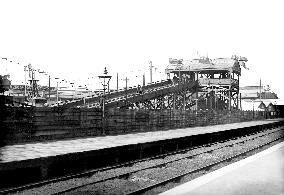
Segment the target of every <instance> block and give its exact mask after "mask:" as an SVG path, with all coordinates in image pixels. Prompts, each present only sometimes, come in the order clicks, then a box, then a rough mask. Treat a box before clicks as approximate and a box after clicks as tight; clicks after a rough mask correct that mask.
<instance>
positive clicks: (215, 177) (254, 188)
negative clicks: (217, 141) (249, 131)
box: [161, 142, 284, 195]
mask: <svg viewBox="0 0 284 195" xmlns="http://www.w3.org/2000/svg"><path fill="white" fill-rule="evenodd" d="M283 170H284V142H281V143H280V144H277V145H275V146H272V147H271V148H269V149H267V150H265V151H263V152H260V153H258V154H256V155H254V156H251V157H248V158H246V159H244V160H241V161H238V162H236V163H233V164H231V165H228V166H226V167H224V168H221V169H219V170H216V171H214V172H212V173H209V174H207V175H205V176H202V177H199V178H197V179H194V180H192V181H190V182H187V183H185V184H182V185H180V186H178V187H176V188H173V189H171V190H168V191H166V192H164V193H162V194H161V195H172V194H175V195H182V194H191V195H205V194H206V195H211V194H212V195H213V194H214V195H215V194H218V195H223V194H224V195H237V194H240V195H242V194H247V195H250V194H251V195H254V194H258V195H266V194H284V172H283Z"/></svg>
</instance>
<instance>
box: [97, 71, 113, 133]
mask: <svg viewBox="0 0 284 195" xmlns="http://www.w3.org/2000/svg"><path fill="white" fill-rule="evenodd" d="M107 74H108V71H107V69H106V67H105V69H104V74H103V75H101V76H99V79H103V80H104V82H103V84H102V85H103V90H104V93H103V97H102V103H103V106H102V111H103V132H102V134H103V135H105V95H106V89H107V88H106V87H109V81H110V79H111V76H110V75H107ZM106 80H107V84H106Z"/></svg>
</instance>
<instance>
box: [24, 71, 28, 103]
mask: <svg viewBox="0 0 284 195" xmlns="http://www.w3.org/2000/svg"><path fill="white" fill-rule="evenodd" d="M24 67H25V69H24V71H25V98H26V96H27V69H26V68H27V66H24Z"/></svg>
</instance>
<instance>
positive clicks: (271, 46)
mask: <svg viewBox="0 0 284 195" xmlns="http://www.w3.org/2000/svg"><path fill="white" fill-rule="evenodd" d="M283 10H284V3H283V0H269V1H268V0H267V1H262V0H255V1H253V0H250V1H249V0H237V1H229V0H224V1H221V0H198V1H197V0H195V1H193V0H192V1H190V0H187V1H179V0H172V1H166V0H160V1H157V0H156V1H155V0H149V1H148V0H143V1H135V0H102V1H95V0H90V1H84V0H80V1H79V0H77V1H75V0H64V1H63V0H56V1H55V0H49V1H39V0H34V1H31V0H25V1H21V0H19V1H15V0H9V1H4V0H1V1H0V26H1V27H0V57H1V58H2V57H4V58H7V59H9V60H11V61H13V62H5V60H2V59H1V58H0V63H1V64H0V65H1V72H3V71H4V68H3V67H4V65H5V63H6V66H9V69H13V70H14V71H15V72H16V73H15V72H14V75H17V76H16V77H15V76H14V77H13V75H12V73H11V77H12V78H13V82H16V81H17V80H20V81H21V82H23V80H24V73H23V65H27V64H29V63H31V64H32V66H34V67H35V68H40V69H43V70H45V71H47V72H49V73H50V74H52V75H53V76H54V77H60V78H67V79H69V80H72V79H73V80H74V81H75V82H81V81H84V80H86V79H87V78H89V80H88V82H90V83H97V82H98V78H97V77H96V76H98V75H100V74H102V72H103V68H104V67H105V66H106V67H107V68H108V70H109V73H110V74H112V75H113V76H114V77H113V79H112V82H113V84H114V83H115V81H116V78H115V77H116V73H119V77H122V76H123V77H126V76H128V77H130V78H131V81H132V82H133V83H135V82H138V81H139V80H140V81H142V75H143V73H145V74H146V79H147V82H149V61H152V62H153V65H154V66H155V68H156V69H155V74H156V75H155V76H154V80H156V79H158V78H160V77H161V76H159V77H158V74H159V73H160V72H164V69H165V68H166V66H167V64H168V60H169V58H183V59H191V58H195V57H196V55H197V52H198V53H199V54H200V55H204V56H206V55H207V54H208V56H209V57H210V58H217V57H231V56H232V55H234V54H236V55H240V56H245V57H247V58H248V60H249V61H248V62H247V66H248V67H249V68H250V70H249V71H248V70H243V72H242V76H241V86H245V85H252V84H258V83H259V79H260V78H261V79H262V83H263V84H268V85H270V86H271V88H272V90H273V91H275V92H276V93H277V94H278V95H279V96H280V97H281V98H284V91H283V90H282V85H283V83H284V82H283V81H284V75H283V73H282V71H283V66H284V64H283V59H282V58H283V51H284V38H283V36H284V27H283V18H284V11H283ZM17 63H19V64H20V65H18V64H17ZM12 66H13V68H12ZM9 71H10V70H9ZM1 72H0V73H1ZM91 77H93V78H91ZM135 78H136V79H138V80H137V81H134V80H135ZM164 78H165V76H164ZM92 79H93V80H92ZM46 81H47V80H46ZM131 81H129V82H130V83H131ZM122 82H124V81H121V80H120V83H122ZM120 85H122V84H120Z"/></svg>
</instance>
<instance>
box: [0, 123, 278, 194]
mask: <svg viewBox="0 0 284 195" xmlns="http://www.w3.org/2000/svg"><path fill="white" fill-rule="evenodd" d="M282 130H283V127H280V128H276V129H268V130H263V131H260V132H257V133H253V134H250V135H247V136H245V137H238V138H233V139H230V140H225V141H222V142H217V143H211V144H206V145H202V146H199V147H194V148H190V149H186V150H181V151H176V152H172V153H170V154H169V153H168V154H163V155H159V156H155V157H152V158H147V159H142V160H135V161H131V162H128V163H124V164H120V165H116V166H111V167H106V168H102V169H95V170H92V171H88V172H84V173H80V174H75V175H70V176H66V177H60V178H55V179H52V180H48V181H43V182H38V183H33V184H30V185H25V186H21V187H17V188H12V189H6V190H3V191H0V193H5V194H7V193H15V192H19V191H21V192H24V191H26V190H28V189H31V188H39V187H41V186H45V185H50V184H51V185H52V184H54V183H57V182H62V181H66V180H70V179H71V180H72V179H74V178H75V179H76V178H92V179H90V180H89V179H87V180H88V181H87V182H85V183H84V182H83V183H82V184H79V185H70V186H69V187H66V188H64V189H63V188H62V189H57V190H55V191H54V192H51V193H50V194H65V193H72V192H74V191H76V190H78V189H82V188H85V187H87V186H91V185H96V184H102V183H105V182H111V181H113V180H117V179H121V178H122V179H123V178H126V179H129V178H131V177H132V176H133V175H135V174H137V173H141V172H143V171H149V170H151V169H156V168H157V169H159V168H162V167H166V166H168V165H169V164H173V163H177V162H179V161H182V160H186V159H194V158H195V157H197V156H199V155H202V154H210V153H212V152H214V151H216V150H220V149H224V148H229V147H232V146H234V145H237V144H243V143H245V142H249V141H251V140H254V139H258V138H260V137H264V136H268V135H272V134H277V132H280V131H282ZM277 139H279V137H278V138H277ZM259 147H261V146H259ZM251 150H252V149H249V150H248V151H251ZM248 151H243V152H241V153H239V154H236V155H232V156H230V157H227V158H224V159H222V160H219V161H216V162H215V161H214V162H212V163H209V164H207V165H204V166H201V167H198V168H196V169H194V170H190V171H187V172H183V173H182V174H176V175H175V176H173V177H169V178H167V179H165V180H162V181H159V182H150V183H151V184H150V185H146V186H144V187H141V188H136V189H133V190H130V191H128V192H127V194H141V193H144V192H146V191H149V190H151V189H153V188H157V187H159V186H161V185H165V184H166V183H169V182H172V181H175V180H179V178H182V177H184V176H185V175H188V174H192V173H195V172H198V171H202V170H203V169H208V168H210V167H212V166H214V165H216V164H218V163H221V162H224V161H228V160H230V159H233V158H235V157H236V156H239V155H243V154H244V153H247V152H248ZM169 156H175V157H174V158H168V157H169ZM161 159H163V160H161ZM145 162H152V163H145ZM143 163H145V164H146V165H144V166H142V164H143ZM137 164H139V166H137ZM135 165H136V166H135ZM131 166H132V167H133V166H134V167H136V168H132V169H130V170H129V169H128V168H125V167H131ZM114 170H116V171H114ZM110 172H114V173H112V174H110ZM115 172H118V173H115ZM106 173H108V174H106ZM94 175H95V176H96V177H93V176H94ZM103 175H104V176H103ZM105 175H107V176H105ZM94 178H96V179H94ZM132 180H133V177H132ZM147 183H148V182H147Z"/></svg>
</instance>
